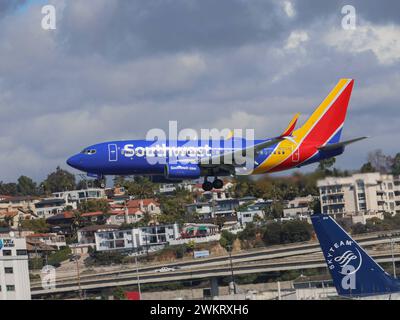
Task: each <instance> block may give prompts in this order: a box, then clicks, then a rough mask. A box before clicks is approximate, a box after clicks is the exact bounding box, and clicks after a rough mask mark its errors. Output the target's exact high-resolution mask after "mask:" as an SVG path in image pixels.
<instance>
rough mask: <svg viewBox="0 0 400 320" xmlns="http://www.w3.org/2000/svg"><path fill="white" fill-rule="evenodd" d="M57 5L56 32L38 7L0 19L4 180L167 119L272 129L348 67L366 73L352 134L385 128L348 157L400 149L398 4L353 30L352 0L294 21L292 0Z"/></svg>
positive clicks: (349, 160) (366, 6) (308, 11)
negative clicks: (344, 14)
mask: <svg viewBox="0 0 400 320" xmlns="http://www.w3.org/2000/svg"><path fill="white" fill-rule="evenodd" d="M53 3H54V4H55V5H56V7H57V10H58V11H57V15H58V24H57V30H56V31H44V30H42V29H41V28H40V21H41V17H42V16H41V13H40V7H39V6H38V5H32V6H30V7H28V8H27V9H26V11H24V13H22V14H19V15H14V14H11V11H8V13H7V14H5V16H4V17H3V19H1V20H0V56H1V57H2V59H0V111H1V114H2V116H1V118H0V137H1V138H0V147H1V150H3V152H2V153H1V154H0V168H2V169H1V171H0V180H15V179H16V178H17V177H18V176H19V175H21V174H26V175H30V176H32V177H33V178H35V179H36V180H39V179H43V178H44V177H45V175H46V173H48V172H49V171H50V170H52V169H53V168H55V166H57V165H62V166H64V167H66V165H65V159H66V158H67V157H68V156H69V155H71V154H72V153H74V152H77V151H79V150H80V149H81V148H82V147H84V146H86V145H89V144H92V143H96V142H100V141H104V140H112V139H129V138H133V139H134V138H143V137H144V136H145V134H146V132H147V130H148V129H151V128H154V127H161V128H167V126H168V120H178V122H179V126H180V128H184V127H193V128H196V129H199V128H209V127H214V126H217V127H220V128H223V127H245V128H246V127H247V128H254V129H255V130H256V134H257V136H258V137H265V136H272V135H275V134H277V133H279V132H280V131H281V130H282V129H283V128H284V127H285V125H286V124H287V122H288V121H289V120H290V118H291V117H292V116H293V114H294V113H296V112H298V111H300V112H302V117H301V120H305V119H306V117H307V116H308V115H309V114H310V113H311V112H312V111H313V110H314V108H315V107H316V106H317V105H318V104H319V103H320V102H321V101H322V99H323V98H324V97H325V95H326V94H328V92H329V90H330V89H331V88H332V87H333V86H334V85H335V83H336V81H337V80H338V79H339V78H341V77H353V78H355V79H356V85H355V88H354V91H353V97H352V100H351V105H350V108H349V112H348V117H347V122H346V125H345V129H344V133H343V135H344V136H345V137H348V138H350V137H354V136H360V135H365V134H368V135H371V136H372V138H371V139H369V140H368V141H365V142H361V143H360V144H358V145H354V146H352V147H351V154H350V153H346V154H344V155H343V156H341V157H340V158H339V159H338V164H339V166H342V167H343V168H356V167H358V166H360V165H361V164H362V163H363V161H365V159H366V156H367V153H368V152H369V151H370V150H373V149H376V148H378V147H379V148H382V149H383V150H385V151H387V152H394V151H399V150H396V148H393V147H394V145H393V144H394V141H396V138H399V133H398V128H397V124H396V122H395V121H394V119H397V118H398V117H399V116H400V111H399V109H398V105H399V102H400V98H399V96H398V92H399V89H400V78H399V75H398V72H397V71H396V70H398V68H399V60H398V59H397V56H400V53H399V52H397V50H396V47H394V48H395V49H394V50H393V47H392V51H391V52H390V54H391V56H390V59H388V58H387V57H386V56H382V55H385V54H386V52H387V51H388V50H385V46H386V45H387V43H390V40H391V38H390V35H391V33H390V32H386V31H388V30H386V29H385V28H386V27H387V26H389V25H393V26H394V27H395V28H398V27H399V25H398V24H396V21H395V20H391V19H389V22H387V23H386V22H385V21H384V20H383V19H381V18H380V17H384V16H386V15H387V16H388V17H390V16H391V15H390V14H388V13H387V11H388V10H389V9H390V10H391V9H394V8H395V7H394V6H395V5H396V4H395V3H394V2H393V3H392V2H388V5H387V7H386V2H385V8H382V10H379V9H378V8H377V7H374V5H373V4H371V3H370V2H368V3H367V2H365V1H363V2H357V3H356V4H355V6H356V8H357V10H358V11H359V12H360V15H362V17H360V19H359V23H360V27H359V28H358V30H357V31H356V32H355V33H352V35H350V36H349V33H344V32H346V31H344V30H341V29H340V19H341V14H340V8H341V5H342V3H343V2H342V1H336V2H334V1H329V2H321V1H318V2H307V4H309V5H304V3H303V1H301V2H300V1H294V2H293V8H294V12H295V14H294V15H293V16H292V17H289V16H288V15H287V14H286V13H285V10H284V7H283V6H282V2H281V1H251V2H249V1H244V0H237V1H217V2H216V1H194V0H190V1H183V0H182V1H146V2H143V1H141V2H139V1H111V0H96V1H95V3H96V5H94V4H93V3H94V1H84V0H74V1H64V0H54V1H53ZM346 4H347V3H346ZM350 4H351V3H350ZM0 8H1V7H0ZM388 8H389V9H388ZM372 11H373V12H372ZM367 27H368V28H370V29H367V32H365V33H362V30H364V29H363V28H367ZM371 30H372V31H371ZM396 30H397V29H395V30H394V32H395V31H396ZM389 31H390V30H389ZM392 31H393V30H392ZM341 32H343V33H341ZM374 32H376V33H375V34H374ZM369 34H372V35H373V37H372V38H371V37H370V36H369ZM335 36H338V37H339V38H340V39H342V38H345V39H347V40H346V41H348V42H344V43H340V46H339V45H338V43H337V42H332V41H329V39H331V38H332V37H333V38H334V37H335ZM361 37H362V40H363V41H362V43H361V45H360V44H359V43H358V42H359V39H361ZM388 37H389V38H388ZM357 41H358V42H357ZM379 46H380V47H379ZM383 62H386V63H383ZM395 147H396V146H395ZM397 148H398V145H397ZM306 170H307V169H306Z"/></svg>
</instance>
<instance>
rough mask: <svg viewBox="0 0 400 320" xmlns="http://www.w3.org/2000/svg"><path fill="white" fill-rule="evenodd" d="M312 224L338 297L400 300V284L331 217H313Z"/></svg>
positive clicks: (318, 215)
mask: <svg viewBox="0 0 400 320" xmlns="http://www.w3.org/2000/svg"><path fill="white" fill-rule="evenodd" d="M311 221H312V223H313V226H314V230H315V233H316V234H317V237H318V240H319V243H320V245H321V249H322V252H323V254H324V257H325V260H326V263H327V265H328V269H329V271H330V273H331V276H332V279H333V283H334V284H335V287H336V291H337V293H338V295H339V296H343V297H346V298H357V299H371V298H373V299H392V300H399V299H400V281H399V280H397V279H395V278H393V277H392V276H391V275H389V274H388V273H387V272H385V270H383V269H382V267H381V266H379V265H378V264H377V263H376V262H375V261H374V259H372V258H371V257H370V256H369V255H368V254H367V253H366V252H365V251H364V250H363V249H362V248H361V247H360V246H359V245H358V244H357V242H355V241H354V240H353V239H352V238H351V237H350V236H349V235H348V234H347V233H346V231H344V230H343V229H342V227H341V226H339V225H338V224H337V223H336V221H335V220H333V219H332V217H330V216H329V215H327V214H313V215H312V216H311Z"/></svg>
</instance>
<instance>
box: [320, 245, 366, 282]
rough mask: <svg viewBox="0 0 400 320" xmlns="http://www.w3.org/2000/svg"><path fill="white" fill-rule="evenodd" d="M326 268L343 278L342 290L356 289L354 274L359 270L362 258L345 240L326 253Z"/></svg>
mask: <svg viewBox="0 0 400 320" xmlns="http://www.w3.org/2000/svg"><path fill="white" fill-rule="evenodd" d="M326 260H327V263H328V268H329V269H330V270H331V272H338V273H339V274H340V275H342V276H343V279H342V283H341V285H342V288H343V289H344V290H349V289H355V288H356V273H357V271H358V270H359V269H360V268H361V265H362V256H361V253H360V251H359V250H358V249H357V248H356V247H355V246H354V244H353V241H351V240H346V241H340V242H336V243H334V244H333V245H332V246H331V247H330V249H329V251H328V253H327V259H326Z"/></svg>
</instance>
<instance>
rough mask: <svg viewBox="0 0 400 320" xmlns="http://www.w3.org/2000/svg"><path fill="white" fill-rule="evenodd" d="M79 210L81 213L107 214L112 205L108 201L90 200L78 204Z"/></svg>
mask: <svg viewBox="0 0 400 320" xmlns="http://www.w3.org/2000/svg"><path fill="white" fill-rule="evenodd" d="M78 210H79V212H81V213H85V212H96V211H101V212H103V213H107V212H109V211H110V204H109V203H108V201H107V200H106V199H90V200H86V201H81V202H80V203H79V204H78Z"/></svg>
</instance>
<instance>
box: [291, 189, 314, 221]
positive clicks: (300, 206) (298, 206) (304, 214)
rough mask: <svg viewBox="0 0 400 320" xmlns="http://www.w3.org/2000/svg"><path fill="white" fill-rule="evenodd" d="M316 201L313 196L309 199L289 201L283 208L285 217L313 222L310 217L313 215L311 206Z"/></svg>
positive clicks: (298, 198)
mask: <svg viewBox="0 0 400 320" xmlns="http://www.w3.org/2000/svg"><path fill="white" fill-rule="evenodd" d="M317 198H318V197H317ZM314 199H315V198H314V197H313V196H312V195H308V196H307V197H296V198H294V199H293V200H290V201H287V202H286V203H285V206H284V208H283V217H284V218H293V219H298V220H307V221H309V222H311V220H310V215H311V214H313V210H312V207H311V206H312V203H313V201H314Z"/></svg>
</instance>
